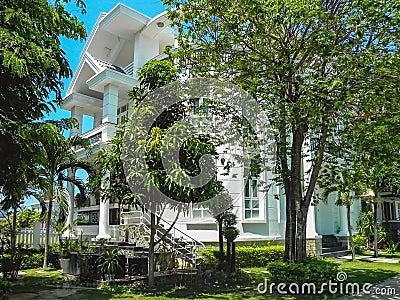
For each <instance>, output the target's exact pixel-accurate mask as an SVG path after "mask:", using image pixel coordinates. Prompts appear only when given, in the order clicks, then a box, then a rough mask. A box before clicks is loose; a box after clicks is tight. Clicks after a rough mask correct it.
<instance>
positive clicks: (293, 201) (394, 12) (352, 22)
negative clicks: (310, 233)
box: [163, 0, 400, 261]
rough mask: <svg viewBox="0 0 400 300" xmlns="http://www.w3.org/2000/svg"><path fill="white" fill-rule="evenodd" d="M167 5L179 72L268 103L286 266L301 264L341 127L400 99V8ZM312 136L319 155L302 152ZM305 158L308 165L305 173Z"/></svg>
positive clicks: (331, 1) (207, 0) (190, 0)
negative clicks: (318, 190)
mask: <svg viewBox="0 0 400 300" xmlns="http://www.w3.org/2000/svg"><path fill="white" fill-rule="evenodd" d="M163 2H164V3H165V4H167V5H169V6H170V7H171V9H170V11H169V18H170V19H171V20H172V24H173V25H174V26H176V28H177V29H178V40H179V44H180V50H179V51H178V53H177V57H178V58H179V61H180V62H181V64H182V67H183V68H190V70H191V72H192V74H200V75H203V76H204V75H206V76H217V77H219V78H222V79H225V80H229V81H232V82H233V83H236V84H238V85H239V86H240V87H242V88H244V89H245V90H246V91H248V92H249V93H250V94H251V95H252V96H253V97H254V98H255V99H256V100H258V101H259V102H260V104H261V105H263V107H264V110H265V115H266V116H267V117H268V119H269V122H270V125H271V127H272V130H273V132H274V137H275V140H276V146H277V147H276V149H277V162H278V165H277V170H278V173H279V178H278V180H279V181H280V182H281V184H282V186H283V187H284V190H285V197H286V232H285V260H290V261H302V260H303V258H304V257H305V255H306V223H307V222H306V221H307V214H308V209H309V206H310V204H311V201H312V199H313V194H314V189H315V187H316V183H317V179H318V176H319V173H320V170H321V167H322V163H323V162H324V160H325V159H326V156H325V152H326V147H327V145H329V144H330V143H333V142H334V141H335V139H334V137H335V136H337V135H339V134H340V128H338V126H337V125H338V123H339V124H340V123H341V122H344V120H347V119H348V118H349V117H353V116H354V114H357V113H358V112H360V110H361V108H364V107H365V106H368V107H374V106H375V107H376V105H377V102H381V101H384V99H389V97H388V96H389V94H391V95H392V96H394V98H396V99H397V98H398V95H396V91H398V74H399V72H398V70H399V68H398V66H399V64H398V62H399V55H398V51H397V49H398V44H399V26H398V22H399V14H398V10H399V6H400V3H399V2H398V1H394V0H392V1H390V0H389V1H381V2H376V1H372V0H366V1H364V0H362V1H361V0H357V1H337V0H327V1H320V0H312V1H293V0H284V1H273V0H258V1H253V0H244V1H236V2H235V1H233V2H232V1H227V0H217V1H215V0H163ZM392 87H393V89H391V88H392ZM382 91H384V93H385V97H382V95H378V94H382ZM311 139H313V140H314V141H316V143H315V148H314V147H313V148H312V149H309V150H306V149H307V148H306V147H305V146H307V145H308V144H309V143H310V140H311ZM305 152H307V153H305ZM304 156H307V157H310V158H311V159H312V164H311V167H310V169H308V170H302V164H303V159H304Z"/></svg>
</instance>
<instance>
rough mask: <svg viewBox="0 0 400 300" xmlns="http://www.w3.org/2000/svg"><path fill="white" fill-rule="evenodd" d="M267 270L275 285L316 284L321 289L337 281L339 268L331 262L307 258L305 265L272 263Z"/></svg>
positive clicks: (281, 262)
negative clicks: (322, 285)
mask: <svg viewBox="0 0 400 300" xmlns="http://www.w3.org/2000/svg"><path fill="white" fill-rule="evenodd" d="M267 268H268V271H269V272H270V275H271V281H272V282H274V283H275V284H279V283H281V282H282V283H285V284H291V283H296V284H298V285H301V284H303V283H314V284H315V286H316V287H317V289H319V287H320V286H321V284H323V283H327V282H329V280H331V281H332V282H333V281H336V275H337V273H338V268H339V266H338V264H336V263H334V262H331V261H327V260H323V259H319V258H315V257H307V258H306V259H304V262H303V263H294V262H283V261H276V262H271V263H270V264H269V265H268V267H267Z"/></svg>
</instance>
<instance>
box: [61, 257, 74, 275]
mask: <svg viewBox="0 0 400 300" xmlns="http://www.w3.org/2000/svg"><path fill="white" fill-rule="evenodd" d="M70 260H71V259H70V258H60V265H61V269H62V273H63V274H69V273H70V265H69V264H70Z"/></svg>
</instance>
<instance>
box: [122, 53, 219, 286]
mask: <svg viewBox="0 0 400 300" xmlns="http://www.w3.org/2000/svg"><path fill="white" fill-rule="evenodd" d="M177 73H178V72H177V70H176V68H175V67H174V66H173V64H172V63H171V62H170V61H168V60H164V61H151V62H149V63H147V64H146V65H145V66H144V67H143V68H142V69H140V70H139V71H138V75H139V84H140V85H139V87H137V88H134V89H133V90H132V92H131V93H130V98H131V100H133V101H134V103H135V105H134V107H133V109H134V112H135V114H136V117H135V119H132V118H131V119H130V120H129V122H127V128H128V129H127V130H126V132H125V133H126V135H125V139H126V140H127V141H129V138H130V137H131V135H130V133H132V132H134V133H137V132H141V133H143V135H142V136H143V138H142V139H141V140H140V141H138V145H137V147H136V148H133V149H132V151H133V152H135V153H140V154H142V153H144V155H145V160H146V164H147V166H143V165H142V161H141V160H140V159H138V157H140V154H139V155H137V156H133V157H132V156H129V155H128V156H127V157H124V159H125V161H129V163H130V165H131V166H136V169H137V168H139V169H140V170H147V171H146V172H144V173H140V172H139V173H140V174H139V173H138V172H136V171H135V170H136V169H135V170H129V171H128V174H126V176H127V179H128V181H129V183H130V185H131V188H132V191H133V192H134V193H135V194H136V197H137V198H139V200H140V202H141V203H142V205H143V206H144V208H145V209H150V211H151V213H150V218H151V220H150V221H151V222H150V223H151V224H150V245H149V286H150V287H154V271H155V261H154V249H155V246H156V245H157V244H158V243H160V242H161V241H162V239H163V238H162V237H161V238H159V239H158V240H155V236H156V230H157V228H158V226H159V224H160V221H161V217H162V214H163V211H164V209H165V208H166V204H165V203H164V202H163V201H160V199H159V197H160V195H159V194H157V193H155V192H154V191H153V190H152V189H151V188H150V185H151V184H154V186H155V187H156V189H157V190H158V191H160V192H161V193H162V195H164V196H166V197H169V198H171V199H174V200H175V201H178V202H179V203H201V202H204V201H207V200H209V199H211V198H212V197H214V196H216V195H217V194H218V193H220V192H221V191H222V190H223V186H222V183H221V182H220V181H218V180H215V179H212V180H210V181H209V182H207V183H206V184H204V185H203V186H201V187H190V186H185V185H182V184H181V182H180V180H181V179H180V178H182V177H188V176H196V175H198V174H200V173H201V168H200V165H199V160H200V158H202V157H203V156H204V155H206V154H208V155H211V156H212V157H214V158H215V156H216V155H217V152H216V146H215V144H214V143H213V141H212V140H211V139H210V137H209V136H208V135H206V134H201V133H200V134H198V135H194V136H193V135H188V136H187V138H185V140H184V141H182V144H179V143H178V144H179V148H178V149H180V151H179V166H175V165H174V168H173V170H170V172H169V173H168V172H167V171H166V169H165V168H164V165H163V161H162V159H163V158H165V154H164V153H163V149H166V148H172V147H177V144H176V141H174V139H172V140H171V138H168V135H167V133H168V130H172V131H170V132H172V133H173V132H174V130H176V131H179V132H184V130H185V129H186V128H184V127H185V126H182V125H181V124H179V123H176V121H179V120H181V119H182V118H183V117H184V116H185V113H187V111H186V107H188V106H189V105H188V103H186V105H185V104H184V103H182V104H177V105H173V106H171V107H168V108H166V109H165V110H164V111H163V112H162V113H161V115H160V116H158V117H157V118H156V119H155V120H154V123H153V124H152V126H151V129H150V132H143V123H144V122H143V119H145V118H146V117H148V116H149V114H150V115H151V114H152V113H154V111H153V109H152V108H151V107H142V106H141V105H140V104H141V101H142V100H143V99H144V97H145V96H146V95H148V93H151V92H152V91H153V90H155V89H156V88H159V87H162V86H164V85H165V84H168V83H170V82H172V81H174V80H176V79H177ZM172 136H175V135H174V134H172ZM174 149H176V148H174ZM164 196H163V197H164ZM184 208H185V206H179V205H178V207H173V209H175V211H176V217H175V219H174V221H173V222H172V224H171V225H170V228H169V229H168V230H167V232H168V231H169V230H170V229H171V228H172V227H173V226H174V224H175V222H176V220H177V219H178V216H179V214H180V212H181V211H182V210H183V209H184ZM155 212H157V215H156V213H155Z"/></svg>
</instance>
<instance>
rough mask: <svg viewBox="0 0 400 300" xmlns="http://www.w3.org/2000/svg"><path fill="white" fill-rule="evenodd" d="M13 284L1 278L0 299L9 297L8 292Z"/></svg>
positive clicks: (3, 299) (4, 299)
mask: <svg viewBox="0 0 400 300" xmlns="http://www.w3.org/2000/svg"><path fill="white" fill-rule="evenodd" d="M12 287H13V284H12V283H11V282H10V281H8V280H4V279H0V300H6V299H8V294H9V293H10V292H11V289H12Z"/></svg>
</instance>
